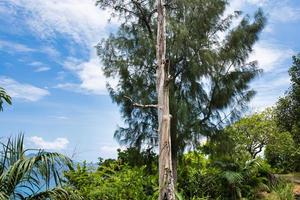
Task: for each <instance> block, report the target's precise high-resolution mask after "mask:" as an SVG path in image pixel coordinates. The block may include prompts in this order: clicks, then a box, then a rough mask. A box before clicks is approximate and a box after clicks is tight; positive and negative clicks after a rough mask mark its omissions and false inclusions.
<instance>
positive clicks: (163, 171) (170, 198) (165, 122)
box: [156, 0, 175, 200]
mask: <svg viewBox="0 0 300 200" xmlns="http://www.w3.org/2000/svg"><path fill="white" fill-rule="evenodd" d="M157 13H158V17H157V26H158V27H157V46H156V48H157V49H156V57H157V65H158V66H157V72H156V73H157V83H156V87H157V94H158V125H159V127H158V129H159V139H160V140H159V199H160V200H175V189H174V180H173V171H172V155H171V137H170V108H169V85H168V78H169V64H168V62H167V60H166V10H165V1H164V0H157Z"/></svg>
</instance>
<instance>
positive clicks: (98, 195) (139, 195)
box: [65, 149, 158, 200]
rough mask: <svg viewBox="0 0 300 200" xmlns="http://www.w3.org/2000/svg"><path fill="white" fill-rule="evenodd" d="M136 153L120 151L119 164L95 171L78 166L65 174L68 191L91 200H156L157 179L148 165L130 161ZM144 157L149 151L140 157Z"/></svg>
mask: <svg viewBox="0 0 300 200" xmlns="http://www.w3.org/2000/svg"><path fill="white" fill-rule="evenodd" d="M136 153H137V152H135V150H134V149H129V150H128V151H123V152H122V151H119V158H118V159H117V160H109V161H104V162H102V163H100V166H99V167H98V168H97V169H96V170H93V169H88V167H87V165H86V164H83V166H80V165H78V166H77V169H76V170H70V171H68V172H66V173H65V177H66V179H67V185H68V186H67V190H69V191H74V192H76V193H77V194H79V195H81V196H82V197H83V198H84V199H90V200H105V199H107V200H114V199H116V200H119V199H132V200H140V199H145V200H147V199H157V197H158V196H157V189H158V177H157V176H156V175H152V174H151V173H150V172H149V171H148V169H147V166H146V165H143V166H141V164H142V163H139V162H137V163H136V164H137V165H134V163H133V160H131V158H132V156H134V155H136ZM144 153H146V154H147V151H146V152H143V153H141V155H139V156H140V157H143V154H144ZM151 155H152V153H151ZM155 171H156V169H155Z"/></svg>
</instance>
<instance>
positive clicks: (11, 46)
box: [0, 40, 35, 53]
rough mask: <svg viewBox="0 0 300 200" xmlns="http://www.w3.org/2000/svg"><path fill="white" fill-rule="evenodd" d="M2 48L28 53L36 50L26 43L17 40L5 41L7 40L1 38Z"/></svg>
mask: <svg viewBox="0 0 300 200" xmlns="http://www.w3.org/2000/svg"><path fill="white" fill-rule="evenodd" d="M0 50H1V51H5V52H9V53H14V52H22V53H28V52H33V51H35V49H32V48H30V47H28V46H26V45H24V44H19V43H16V42H11V41H5V40H0Z"/></svg>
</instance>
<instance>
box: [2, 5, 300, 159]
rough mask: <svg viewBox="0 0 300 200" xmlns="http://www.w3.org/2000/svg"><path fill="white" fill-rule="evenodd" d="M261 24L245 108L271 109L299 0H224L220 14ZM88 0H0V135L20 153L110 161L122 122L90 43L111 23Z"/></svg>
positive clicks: (295, 35)
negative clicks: (5, 98)
mask: <svg viewBox="0 0 300 200" xmlns="http://www.w3.org/2000/svg"><path fill="white" fill-rule="evenodd" d="M259 7H260V8H262V9H263V10H264V12H265V13H266V15H267V18H268V23H267V26H266V28H265V29H264V31H263V32H262V34H261V35H260V40H259V42H258V43H257V44H256V45H255V46H254V51H253V53H252V54H251V56H250V58H249V60H257V61H258V63H259V66H260V68H262V69H263V70H264V73H263V74H261V75H260V76H259V77H258V78H257V79H256V80H255V81H253V82H252V83H251V87H252V88H253V89H255V90H256V91H257V95H256V97H255V98H254V99H253V100H252V101H251V102H250V108H251V110H253V111H257V110H262V109H264V108H266V107H268V106H272V105H273V104H274V103H275V102H276V100H277V99H278V97H280V96H283V95H284V92H285V91H286V90H287V89H288V87H289V76H288V72H287V71H288V68H289V67H290V66H291V57H292V55H295V54H297V53H298V52H300V37H299V32H300V1H298V0H231V1H230V6H229V7H228V8H227V10H226V13H225V14H229V13H232V12H233V11H234V10H241V11H243V12H244V14H250V15H253V13H254V11H255V10H257V9H258V8H259ZM108 19H109V13H108V12H107V11H103V10H100V9H99V8H97V7H96V6H95V1H94V0H64V1H61V0H0V86H1V87H4V88H5V89H6V90H7V92H8V93H9V94H10V95H11V96H12V98H13V105H12V106H6V105H5V107H4V112H2V113H0V124H1V126H0V138H7V137H9V136H13V135H17V134H19V133H24V134H25V136H26V139H25V145H26V147H28V148H43V149H46V150H49V151H58V152H61V153H64V154H66V155H68V156H70V157H72V158H73V159H75V160H78V161H82V160H87V161H93V162H95V161H96V160H97V158H98V157H103V158H111V157H115V156H116V149H117V148H119V145H118V143H117V142H116V141H115V140H114V138H113V134H114V131H115V130H116V128H117V127H118V126H119V125H121V124H122V119H121V117H120V113H119V108H118V107H117V106H116V105H115V104H113V103H112V101H111V99H110V97H109V95H108V92H107V90H106V82H107V81H114V80H107V79H105V77H104V76H103V74H102V70H101V67H102V64H101V61H100V60H98V58H97V56H96V51H95V45H96V44H97V43H98V42H99V41H101V40H102V39H104V38H105V37H107V36H108V34H109V33H111V32H112V31H113V30H115V29H116V28H117V26H118V21H117V20H112V21H110V22H109V21H108Z"/></svg>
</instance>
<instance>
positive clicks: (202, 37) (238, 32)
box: [97, 0, 265, 180]
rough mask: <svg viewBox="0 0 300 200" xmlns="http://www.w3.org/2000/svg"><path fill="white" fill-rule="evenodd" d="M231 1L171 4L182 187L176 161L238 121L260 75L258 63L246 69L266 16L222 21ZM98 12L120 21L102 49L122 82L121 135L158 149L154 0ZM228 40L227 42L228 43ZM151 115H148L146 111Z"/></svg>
mask: <svg viewBox="0 0 300 200" xmlns="http://www.w3.org/2000/svg"><path fill="white" fill-rule="evenodd" d="M227 4H228V3H227V1H226V0H214V1H207V0H185V1H181V0H172V1H171V0H168V1H166V2H165V5H164V6H165V8H166V9H167V12H166V17H167V19H168V20H167V23H166V24H167V27H166V36H167V40H166V43H167V47H166V52H167V53H166V58H167V59H166V61H167V62H168V67H169V77H168V86H169V89H170V91H169V94H170V114H171V124H170V126H171V127H170V131H171V144H172V147H171V148H172V149H171V152H172V157H173V162H172V164H173V171H174V178H175V180H176V164H177V158H178V156H180V155H181V154H182V153H183V151H184V149H185V148H186V147H188V146H192V145H197V144H199V142H200V139H201V137H202V136H203V135H205V136H209V135H210V133H211V132H212V130H215V129H217V128H219V127H220V126H222V125H223V123H226V121H228V120H227V119H232V118H234V117H236V116H237V115H238V114H239V111H240V110H241V109H242V108H244V107H245V105H246V103H247V102H248V101H249V100H250V99H251V97H252V96H253V95H254V91H253V90H251V89H249V82H250V81H251V80H252V79H253V78H255V77H256V75H257V74H259V72H260V70H259V69H257V67H256V62H247V59H248V56H249V54H250V53H251V51H252V47H253V45H254V43H255V42H256V41H257V39H258V34H259V33H260V31H261V30H262V29H263V27H264V24H265V17H264V15H263V13H262V11H261V10H258V11H257V12H256V14H255V16H254V19H252V18H251V17H249V16H244V17H242V19H241V20H240V21H239V24H238V25H237V26H236V27H233V23H232V22H233V21H234V20H235V19H240V17H241V12H235V13H233V14H230V15H228V16H225V17H224V16H223V14H224V11H225V8H226V6H227ZM97 5H98V6H100V8H102V9H108V10H109V11H111V12H112V16H114V17H119V19H120V26H119V28H118V29H117V31H115V32H114V33H112V34H111V35H110V36H109V37H108V38H107V39H105V40H103V41H102V42H100V43H99V45H98V46H97V49H98V55H99V57H100V58H101V60H102V61H103V64H104V67H103V69H104V72H105V75H106V76H107V77H111V78H112V77H116V78H118V80H119V82H118V84H117V86H116V87H111V86H109V85H108V88H109V91H110V95H111V97H112V99H113V101H115V102H116V103H117V104H118V105H120V107H121V112H122V117H123V118H124V120H125V124H126V125H125V127H120V128H119V129H118V130H117V131H116V132H115V137H116V138H117V139H118V140H119V141H120V142H121V143H123V144H128V145H131V146H138V147H141V146H143V145H151V146H152V145H157V142H158V118H157V109H155V107H154V106H149V105H148V106H145V105H146V104H151V105H152V104H155V105H156V104H157V99H158V94H157V92H156V78H157V77H156V69H157V64H158V61H157V59H156V42H155V37H154V36H155V34H156V33H157V9H156V5H155V1H154V0H126V1H123V0H113V1H112V0H98V1H97ZM222 35H223V36H224V35H225V36H224V37H223V36H222ZM146 108H148V109H146Z"/></svg>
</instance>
